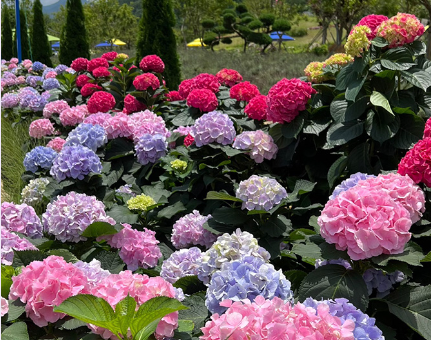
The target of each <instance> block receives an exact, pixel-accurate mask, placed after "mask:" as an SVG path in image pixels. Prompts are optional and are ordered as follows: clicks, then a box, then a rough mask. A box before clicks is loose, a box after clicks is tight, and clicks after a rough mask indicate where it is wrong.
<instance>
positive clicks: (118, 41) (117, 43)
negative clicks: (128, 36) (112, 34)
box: [112, 39, 127, 46]
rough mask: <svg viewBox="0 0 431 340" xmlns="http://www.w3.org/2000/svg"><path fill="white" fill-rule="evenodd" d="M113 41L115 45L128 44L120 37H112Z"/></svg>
mask: <svg viewBox="0 0 431 340" xmlns="http://www.w3.org/2000/svg"><path fill="white" fill-rule="evenodd" d="M112 43H113V44H114V45H118V46H124V45H127V44H126V43H125V42H124V41H121V40H120V39H112Z"/></svg>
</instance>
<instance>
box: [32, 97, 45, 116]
mask: <svg viewBox="0 0 431 340" xmlns="http://www.w3.org/2000/svg"><path fill="white" fill-rule="evenodd" d="M46 103H47V99H46V97H44V96H36V97H35V98H32V99H31V100H30V102H29V104H28V108H29V109H30V110H32V111H33V112H38V111H43V108H44V107H45V105H46Z"/></svg>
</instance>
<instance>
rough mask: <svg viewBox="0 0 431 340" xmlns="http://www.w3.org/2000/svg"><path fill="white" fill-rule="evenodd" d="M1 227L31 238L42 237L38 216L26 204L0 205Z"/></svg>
mask: <svg viewBox="0 0 431 340" xmlns="http://www.w3.org/2000/svg"><path fill="white" fill-rule="evenodd" d="M1 225H2V227H5V228H6V229H8V230H9V231H13V232H16V233H21V234H24V235H26V236H28V237H31V238H40V237H42V223H41V222H40V218H39V216H37V214H36V211H34V208H33V207H31V206H28V205H27V204H25V203H23V204H14V203H9V202H3V203H2V205H1Z"/></svg>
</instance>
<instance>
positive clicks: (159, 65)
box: [139, 54, 165, 73]
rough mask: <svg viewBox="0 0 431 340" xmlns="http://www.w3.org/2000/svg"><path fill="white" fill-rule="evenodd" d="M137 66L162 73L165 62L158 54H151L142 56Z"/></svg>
mask: <svg viewBox="0 0 431 340" xmlns="http://www.w3.org/2000/svg"><path fill="white" fill-rule="evenodd" d="M139 68H140V69H141V70H142V71H144V72H156V73H163V71H164V70H165V64H164V63H163V61H162V59H160V57H159V56H157V55H155V54H152V55H147V56H145V57H143V58H142V60H141V62H140V63H139Z"/></svg>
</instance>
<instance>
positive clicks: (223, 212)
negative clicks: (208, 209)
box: [211, 207, 249, 226]
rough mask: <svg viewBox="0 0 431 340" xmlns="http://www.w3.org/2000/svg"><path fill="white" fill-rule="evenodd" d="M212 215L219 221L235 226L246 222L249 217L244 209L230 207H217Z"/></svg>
mask: <svg viewBox="0 0 431 340" xmlns="http://www.w3.org/2000/svg"><path fill="white" fill-rule="evenodd" d="M211 216H212V217H213V219H214V220H215V221H217V222H220V223H224V224H227V225H235V226H236V225H241V224H244V223H245V222H246V221H247V220H248V219H249V217H248V216H247V213H245V212H244V211H242V210H240V209H234V208H229V207H221V208H218V209H215V210H214V211H213V212H212V213H211Z"/></svg>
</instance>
